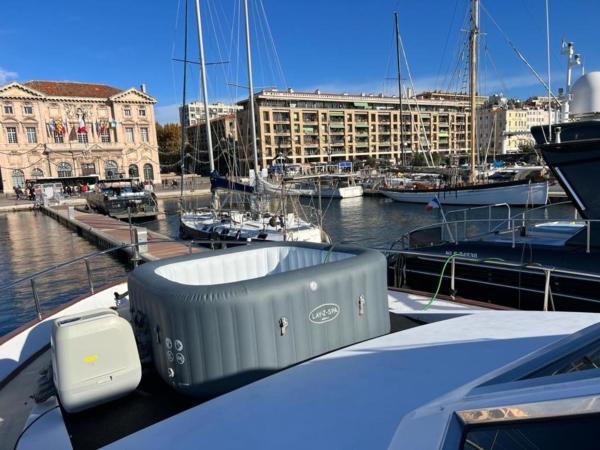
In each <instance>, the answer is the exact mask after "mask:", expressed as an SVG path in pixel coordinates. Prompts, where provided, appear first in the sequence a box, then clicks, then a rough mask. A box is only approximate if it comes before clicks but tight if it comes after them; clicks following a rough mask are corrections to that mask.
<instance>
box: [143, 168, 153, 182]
mask: <svg viewBox="0 0 600 450" xmlns="http://www.w3.org/2000/svg"><path fill="white" fill-rule="evenodd" d="M144 180H146V181H152V180H154V168H153V167H152V164H144Z"/></svg>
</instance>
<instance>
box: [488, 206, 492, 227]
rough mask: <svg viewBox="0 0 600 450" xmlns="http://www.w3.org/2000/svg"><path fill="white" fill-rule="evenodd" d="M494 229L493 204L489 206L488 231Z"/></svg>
mask: <svg viewBox="0 0 600 450" xmlns="http://www.w3.org/2000/svg"><path fill="white" fill-rule="evenodd" d="M490 231H492V206H491V205H489V206H488V233H489V232H490Z"/></svg>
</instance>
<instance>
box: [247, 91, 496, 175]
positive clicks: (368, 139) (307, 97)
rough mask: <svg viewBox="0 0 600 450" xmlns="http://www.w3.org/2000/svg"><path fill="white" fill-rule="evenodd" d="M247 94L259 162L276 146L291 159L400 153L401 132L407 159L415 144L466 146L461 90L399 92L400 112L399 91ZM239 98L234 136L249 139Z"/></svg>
mask: <svg viewBox="0 0 600 450" xmlns="http://www.w3.org/2000/svg"><path fill="white" fill-rule="evenodd" d="M254 101H255V108H256V118H257V140H258V142H257V145H258V153H259V164H260V165H261V166H262V167H265V166H268V165H269V164H271V162H272V161H273V159H274V158H276V157H277V155H278V154H279V153H282V152H283V153H285V154H286V155H287V157H288V161H290V162H294V163H317V162H328V161H332V162H335V161H341V160H361V159H367V158H379V159H389V160H400V158H401V154H402V149H401V146H400V143H401V137H402V140H403V142H404V148H403V150H404V153H405V155H406V156H407V158H410V155H411V154H412V153H413V152H418V151H421V150H431V151H433V152H440V153H444V154H450V153H462V152H465V151H467V149H468V148H469V130H470V126H471V125H470V124H471V114H470V106H469V98H468V96H467V95H465V94H455V93H444V92H426V93H422V94H419V95H417V96H412V97H411V98H403V109H402V117H400V114H399V99H398V97H396V96H384V95H382V94H380V95H373V94H360V95H354V94H346V93H343V94H331V93H322V92H321V91H319V90H317V91H315V92H294V91H293V90H292V89H289V90H286V91H281V90H277V89H268V90H263V91H261V92H259V93H257V94H256V95H255V97H254ZM483 101H485V99H484V98H479V99H478V102H479V103H483ZM239 105H240V106H243V108H244V109H243V110H242V111H240V112H239V113H238V118H239V130H240V134H241V136H240V140H241V142H243V143H246V144H248V143H250V138H249V137H248V130H249V126H248V119H249V116H248V100H245V101H242V102H240V103H239ZM401 120H402V130H401V129H400V128H401Z"/></svg>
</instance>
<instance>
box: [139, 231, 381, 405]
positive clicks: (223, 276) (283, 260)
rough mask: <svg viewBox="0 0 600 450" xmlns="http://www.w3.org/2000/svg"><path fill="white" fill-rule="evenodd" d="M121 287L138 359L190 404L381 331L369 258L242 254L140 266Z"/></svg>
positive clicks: (365, 253)
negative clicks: (146, 360) (144, 358)
mask: <svg viewBox="0 0 600 450" xmlns="http://www.w3.org/2000/svg"><path fill="white" fill-rule="evenodd" d="M128 285H129V298H130V302H131V312H132V322H133V326H134V330H135V334H136V338H137V340H138V343H139V344H140V346H141V347H142V348H140V353H141V354H142V355H143V354H144V353H146V355H150V354H151V356H152V358H153V360H154V364H155V366H156V369H157V370H158V372H159V374H160V375H161V376H162V378H163V379H164V380H165V381H167V382H168V383H169V384H171V385H172V386H173V387H174V388H175V389H177V390H178V391H181V392H183V393H186V394H190V395H194V396H200V397H210V396H215V395H218V394H221V393H224V392H227V391H230V390H232V389H235V388H237V387H239V386H242V385H244V384H247V383H250V382H252V381H254V380H256V379H258V378H262V377H264V376H267V375H270V374H272V373H273V372H275V371H277V370H280V369H282V368H285V367H287V366H290V365H292V364H296V363H298V362H300V361H304V360H307V359H309V358H312V357H315V356H318V355H322V354H324V353H327V352H330V351H332V350H335V349H338V348H341V347H344V346H347V345H350V344H353V343H356V342H360V341H364V340H366V339H370V338H374V337H376V336H381V335H384V334H387V333H389V331H390V319H389V312H388V302H387V283H386V259H385V257H384V256H383V255H382V254H381V253H379V252H377V251H374V250H366V249H359V248H350V247H342V246H335V247H333V248H332V247H331V246H329V245H320V244H307V243H264V244H260V246H242V247H236V248H232V249H228V250H224V251H219V252H206V253H199V254H192V255H186V256H181V257H177V258H171V259H166V260H161V261H156V262H150V263H146V264H144V265H142V266H140V267H138V268H137V269H135V270H134V271H133V272H132V273H131V274H130V276H129V280H128Z"/></svg>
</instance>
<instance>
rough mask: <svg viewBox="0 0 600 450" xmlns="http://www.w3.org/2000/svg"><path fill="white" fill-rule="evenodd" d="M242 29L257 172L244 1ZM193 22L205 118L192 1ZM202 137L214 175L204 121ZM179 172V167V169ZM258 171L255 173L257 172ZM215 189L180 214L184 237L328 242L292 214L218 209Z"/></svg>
mask: <svg viewBox="0 0 600 450" xmlns="http://www.w3.org/2000/svg"><path fill="white" fill-rule="evenodd" d="M244 15H245V29H246V59H247V66H248V85H249V89H248V91H249V98H250V101H249V104H250V122H251V124H250V127H251V129H252V150H253V155H254V167H255V168H256V169H258V151H257V148H256V124H255V117H254V96H253V94H254V88H253V81H252V57H251V48H250V31H249V19H248V5H247V0H246V1H244ZM196 22H197V32H198V48H199V53H200V55H199V56H200V67H201V85H202V86H201V87H202V92H203V100H204V110H205V116H206V117H209V112H208V110H209V107H208V90H207V84H206V64H205V60H204V43H203V35H202V15H201V11H200V4H199V1H198V0H196ZM205 123H206V136H207V145H208V154H209V165H210V172H211V174H213V175H214V174H216V172H215V164H214V156H213V146H212V137H211V136H212V133H211V129H210V121H209V120H206V121H205ZM182 170H183V167H182ZM257 171H258V170H257ZM213 182H215V184H217V183H218V184H220V185H221V186H223V187H224V188H225V189H227V190H234V191H235V190H238V191H240V190H241V191H244V192H249V193H251V195H254V192H260V190H259V189H255V187H252V186H248V185H243V184H241V183H237V182H233V181H230V180H228V179H226V178H223V177H218V176H211V183H213ZM259 184H260V183H259ZM216 190H217V188H216V187H213V198H212V201H211V207H210V208H204V209H201V210H193V211H183V212H182V213H181V217H180V222H179V229H180V234H181V235H182V236H183V237H185V238H193V239H200V240H226V241H229V240H233V241H247V240H253V239H257V240H268V241H303V242H329V239H328V237H327V235H326V233H324V232H323V230H322V227H320V226H317V225H314V224H312V223H310V222H308V221H305V220H303V219H301V218H300V217H299V216H298V214H296V213H295V212H287V211H283V212H282V213H273V212H270V211H260V210H259V211H241V210H231V209H221V208H219V207H218V203H219V201H218V198H217V194H216Z"/></svg>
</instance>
